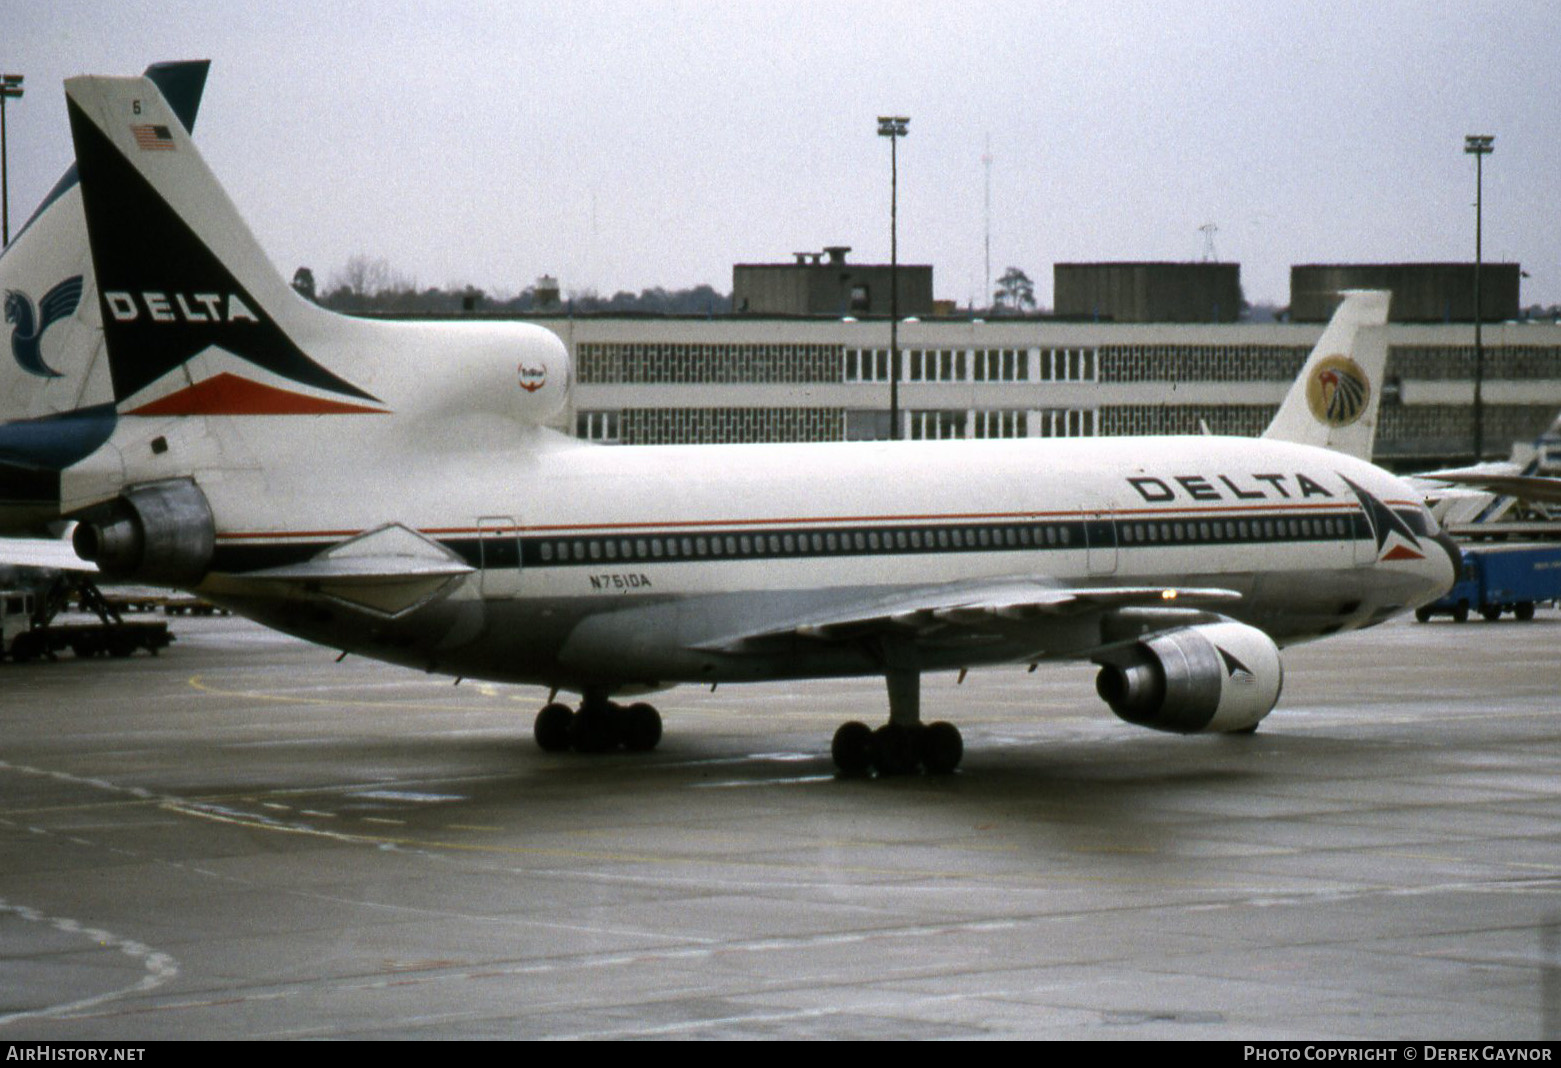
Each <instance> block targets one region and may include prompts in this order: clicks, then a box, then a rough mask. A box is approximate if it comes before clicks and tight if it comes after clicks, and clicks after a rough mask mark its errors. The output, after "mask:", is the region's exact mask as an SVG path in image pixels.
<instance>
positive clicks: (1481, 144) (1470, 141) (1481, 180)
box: [1463, 134, 1496, 463]
mask: <svg viewBox="0 0 1561 1068" xmlns="http://www.w3.org/2000/svg"><path fill="white" fill-rule="evenodd" d="M1495 146H1496V138H1495V137H1493V136H1491V135H1490V134H1469V135H1468V136H1467V137H1465V138H1464V139H1463V150H1464V152H1465V153H1467V154H1468V155H1471V156H1473V157H1474V462H1475V463H1479V462H1480V460H1481V459H1482V458H1483V457H1484V456H1485V398H1484V395H1483V391H1484V386H1485V344H1484V340H1483V339H1482V337H1481V335H1480V322H1481V320H1482V319H1483V318H1484V316H1483V314H1482V313H1483V311H1484V308H1483V307H1482V305H1481V303H1480V301H1481V293H1480V276H1481V275H1482V274H1483V273H1484V269H1483V268H1484V258H1485V257H1484V251H1485V250H1484V229H1483V228H1484V222H1485V219H1484V214H1485V157H1486V156H1488V155H1490V154H1491V152H1492V151H1493V150H1494V148H1495Z"/></svg>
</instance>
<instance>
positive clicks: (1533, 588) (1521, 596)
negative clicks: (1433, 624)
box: [1415, 543, 1561, 623]
mask: <svg viewBox="0 0 1561 1068" xmlns="http://www.w3.org/2000/svg"><path fill="white" fill-rule="evenodd" d="M1544 604H1550V605H1556V604H1561V543H1551V544H1532V545H1505V544H1492V545H1478V546H1474V545H1471V546H1467V547H1465V548H1464V550H1463V571H1462V574H1460V575H1459V577H1458V581H1457V583H1455V584H1454V586H1453V588H1452V589H1451V590H1449V591H1448V592H1447V596H1445V597H1443V598H1442V599H1441V600H1439V601H1434V602H1432V603H1431V604H1428V605H1426V606H1425V607H1423V608H1418V609H1416V610H1415V618H1416V619H1418V620H1420V622H1422V623H1424V622H1426V621H1427V620H1429V619H1430V618H1431V617H1432V616H1436V615H1450V616H1452V617H1453V618H1454V619H1455V620H1457V621H1458V622H1459V623H1462V622H1463V621H1464V620H1466V619H1468V618H1469V613H1470V612H1478V613H1479V614H1480V615H1482V616H1484V617H1485V618H1486V619H1489V620H1497V619H1500V618H1501V617H1502V614H1503V613H1504V612H1511V613H1512V614H1513V615H1514V616H1515V617H1517V618H1518V619H1533V618H1534V609H1535V607H1537V606H1539V605H1544Z"/></svg>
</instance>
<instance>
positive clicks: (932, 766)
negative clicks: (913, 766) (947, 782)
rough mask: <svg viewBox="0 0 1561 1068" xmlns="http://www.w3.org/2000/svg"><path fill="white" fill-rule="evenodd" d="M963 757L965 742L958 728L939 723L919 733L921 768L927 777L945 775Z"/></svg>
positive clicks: (956, 765) (955, 766)
mask: <svg viewBox="0 0 1561 1068" xmlns="http://www.w3.org/2000/svg"><path fill="white" fill-rule="evenodd" d="M964 756H965V740H964V738H962V737H960V733H959V728H958V727H956V726H954V724H952V723H944V722H942V721H939V722H937V723H931V724H928V725H927V728H926V729H925V730H924V731H922V732H921V766H922V767H924V768H926V769H927V774H928V775H947V774H948V773H949V772H951V771H953V770H954V769H955V768H957V767H959V762H960V761H961V760H962V759H964Z"/></svg>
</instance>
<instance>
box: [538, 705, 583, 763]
mask: <svg viewBox="0 0 1561 1068" xmlns="http://www.w3.org/2000/svg"><path fill="white" fill-rule="evenodd" d="M574 718H575V714H574V712H573V710H571V709H570V707H569V706H568V705H560V704H551V705H545V706H543V708H542V711H540V712H538V713H537V718H536V720H535V721H534V722H533V723H532V725H531V734H532V737H534V738H536V740H537V748H538V749H541V750H542V751H543V752H544V753H562V752H563V751H564V750H565V749H568V748H569V736H570V730H569V725H570V721H571V720H573V719H574Z"/></svg>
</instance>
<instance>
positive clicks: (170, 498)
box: [71, 479, 217, 586]
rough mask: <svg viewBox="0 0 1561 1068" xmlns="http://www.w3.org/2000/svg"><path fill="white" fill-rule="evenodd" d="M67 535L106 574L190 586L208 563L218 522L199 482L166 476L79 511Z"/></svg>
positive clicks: (80, 554)
mask: <svg viewBox="0 0 1561 1068" xmlns="http://www.w3.org/2000/svg"><path fill="white" fill-rule="evenodd" d="M71 540H72V544H73V545H74V546H75V548H76V555H77V556H79V557H81V558H82V559H83V560H90V561H92V562H93V563H95V564H97V565H98V570H99V571H100V572H102V574H103V575H104V577H105V578H110V579H120V580H132V581H136V582H147V583H151V584H153V585H158V586H194V585H196V584H197V583H199V582H200V581H201V579H203V578H205V577H206V572H207V571H208V570H209V569H210V567H211V558H212V552H213V549H214V548H215V546H216V541H217V527H216V522H215V521H214V520H213V518H212V514H211V506H210V505H209V504H207V503H206V495H205V494H204V493H202V492H201V491H200V487H198V486H196V485H195V483H194V482H192V481H190V480H188V479H170V480H168V481H166V482H147V483H144V484H143V485H139V486H131V487H130V488H129V489H127V490H125V492H124V493H123V494H122V495H120V496H119V497H116V498H114V500H112V501H110V502H109V503H108V504H106V505H103V506H100V507H99V508H97V509H94V510H93V511H92V512H89V513H88V514H87V515H85V516H83V517H82V518H81V520H80V522H79V523H77V525H76V531H75V533H74V534H73V535H71Z"/></svg>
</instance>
